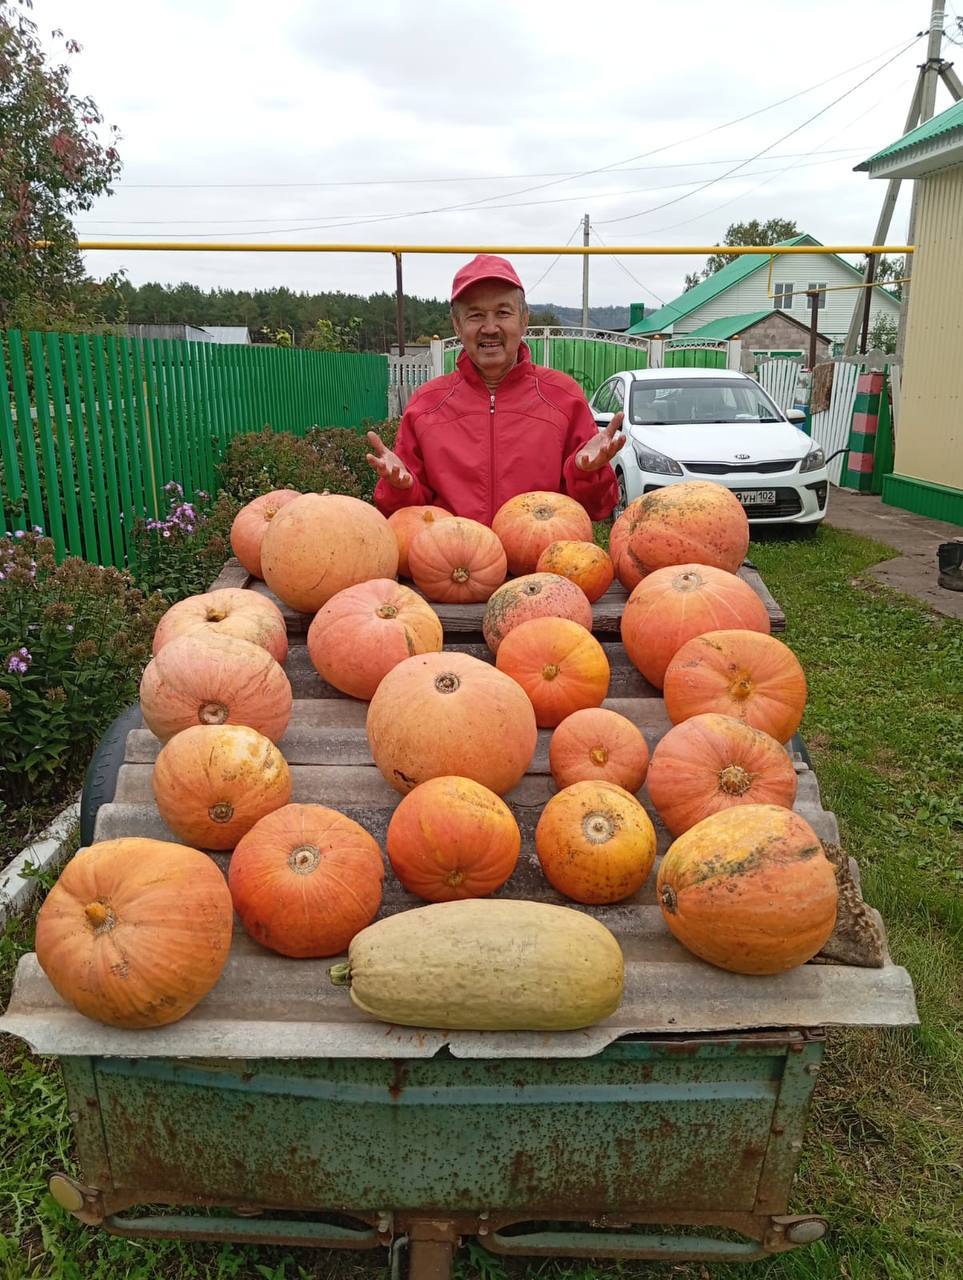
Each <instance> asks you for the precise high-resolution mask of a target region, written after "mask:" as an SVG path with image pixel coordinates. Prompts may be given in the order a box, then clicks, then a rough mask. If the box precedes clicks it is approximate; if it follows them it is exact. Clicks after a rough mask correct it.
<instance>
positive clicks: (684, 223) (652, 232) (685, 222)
mask: <svg viewBox="0 0 963 1280" xmlns="http://www.w3.org/2000/svg"><path fill="white" fill-rule="evenodd" d="M908 83H909V81H907V80H904V81H903V82H902V84H901V85H900V86H899V88H900V89H902V88H905V86H906V85H907V84H908ZM892 92H893V91H892V90H891V91H890V93H887V94H886V95H885V96H884V97H889V96H890V94H891V93H892ZM883 101H884V98H878V99H877V100H876V101H875V102H874V103H873V104H872V106H870V107H867V108H866V110H865V111H861V112H860V113H859V115H858V116H855V117H854V118H853V119H852V120H850V121H849V122H848V123H847V124H845V125H843V127H842V128H841V129H837V130H836V132H835V133H832V134H830V135H829V136H828V137H827V138H824V139H823V141H822V143H820V144H818V145H817V146H816V147H814V148H813V150H812V151H808V152H804V153H803V154H804V155H814V154H815V153H816V152H817V151H821V150H822V147H823V146H824V145H825V143H827V142H832V141H834V139H836V138H838V137H839V136H840V134H842V133H846V131H847V130H849V129H851V128H852V127H853V125H854V124H857V123H858V122H859V121H860V120H862V119H863V117H864V116H867V115H869V114H870V112H871V111H875V110H876V108H877V107H878V106H879V104H880V103H881V102H883ZM795 167H796V166H795V165H791V164H790V165H786V167H785V168H784V169H782V170H781V171H780V172H781V173H788V172H789V170H790V169H792V168H795ZM774 176H775V175H774ZM771 181H772V177H768V178H765V179H763V181H762V182H757V183H756V185H755V186H754V187H750V188H749V190H748V191H742V192H740V194H739V195H737V196H733V197H732V199H731V200H724V201H723V202H722V204H717V205H715V206H714V207H713V208H711V209H705V210H703V212H702V213H697V214H696V215H695V217H694V218H683V219H682V220H681V221H680V222H670V223H669V224H668V225H667V226H664V227H654V228H650V229H649V230H648V231H640V232H634V233H631V234H632V235H636V236H639V237H643V238H645V239H648V238H649V237H650V236H656V235H661V234H662V233H663V232H665V231H675V230H676V229H677V228H678V227H688V226H691V224H692V223H693V222H699V221H700V220H701V219H702V218H710V217H712V216H713V215H714V214H716V213H718V212H719V211H720V209H727V208H728V207H729V206H730V205H733V204H737V203H738V202H739V201H740V200H743V199H745V197H746V196H751V195H754V194H755V193H756V192H757V191H759V190H760V189H761V188H762V187H764V186H766V185H767V184H768V183H769V182H771Z"/></svg>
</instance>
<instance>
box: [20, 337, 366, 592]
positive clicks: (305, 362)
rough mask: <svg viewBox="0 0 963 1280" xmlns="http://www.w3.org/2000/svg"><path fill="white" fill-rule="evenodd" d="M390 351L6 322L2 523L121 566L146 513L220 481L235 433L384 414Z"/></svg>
mask: <svg viewBox="0 0 963 1280" xmlns="http://www.w3.org/2000/svg"><path fill="white" fill-rule="evenodd" d="M387 394H388V370H387V361H386V360H385V358H384V356H378V355H342V354H335V353H330V352H320V351H300V350H287V349H283V348H279V347H260V346H251V347H244V346H225V345H220V344H217V343H197V342H175V341H169V340H163V339H152V340H150V341H145V342H142V341H139V340H134V339H129V338H118V337H104V336H102V335H99V334H79V335H75V334H61V333H20V332H19V331H18V330H15V329H11V330H9V331H7V332H5V333H3V332H0V448H2V454H3V466H2V470H0V531H2V530H3V529H8V530H14V529H22V528H25V527H26V526H27V525H38V526H39V527H40V528H42V529H43V530H44V532H46V533H47V534H49V536H50V537H51V538H52V539H53V543H54V547H55V550H56V553H57V556H58V557H62V556H64V555H76V556H82V557H83V558H84V559H86V560H90V561H93V562H94V563H98V564H113V565H116V566H117V567H122V566H123V565H124V564H125V563H126V558H127V550H128V539H129V536H130V532H131V530H132V529H133V526H134V523H135V521H136V520H137V519H138V518H139V517H141V516H144V515H146V516H159V515H160V514H161V513H162V511H163V510H164V508H165V505H166V504H165V501H164V493H163V488H164V485H165V484H166V483H167V482H168V481H171V480H176V481H177V482H178V484H180V485H181V487H182V488H183V490H184V495H185V497H186V498H187V499H188V500H191V499H193V498H194V497H195V496H196V494H197V492H198V490H206V491H207V492H208V493H213V492H214V490H215V488H216V468H217V465H218V463H219V462H220V461H221V458H222V457H223V454H224V449H225V448H226V446H227V443H228V441H229V440H230V439H231V438H232V437H233V436H235V435H238V434H239V433H241V432H247V431H259V430H260V429H261V428H262V427H264V426H271V427H273V428H274V429H275V430H277V431H291V432H293V433H294V434H296V435H303V434H304V432H305V431H306V430H307V429H308V428H309V427H311V426H314V425H318V426H343V427H355V428H357V427H359V426H360V424H361V422H362V421H363V420H364V419H365V418H371V419H376V420H379V419H382V418H384V417H386V416H387Z"/></svg>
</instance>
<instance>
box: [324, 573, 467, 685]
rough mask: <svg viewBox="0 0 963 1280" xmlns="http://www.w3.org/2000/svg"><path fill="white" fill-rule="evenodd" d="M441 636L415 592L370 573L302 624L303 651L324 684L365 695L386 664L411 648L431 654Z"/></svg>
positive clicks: (389, 665)
mask: <svg viewBox="0 0 963 1280" xmlns="http://www.w3.org/2000/svg"><path fill="white" fill-rule="evenodd" d="M443 639H444V637H443V634H442V628H441V622H440V621H439V620H438V615H437V614H436V613H435V611H434V609H432V607H431V605H430V604H427V603H426V602H425V601H424V600H423V599H422V598H421V596H420V595H418V593H417V592H415V591H412V590H411V589H410V588H409V587H403V586H402V585H401V584H400V583H398V582H395V580H394V579H393V578H374V579H372V581H371V582H359V583H358V585H357V586H355V587H345V589H344V591H339V592H338V594H337V595H336V596H332V597H331V599H330V600H329V601H328V603H327V604H326V605H322V607H321V608H320V609H319V610H318V612H317V614H316V616H315V618H314V621H313V622H312V623H311V625H310V627H309V628H308V653H309V654H310V655H311V661H312V662H313V663H314V665H315V667H316V668H317V670H318V674H319V675H320V676H321V678H322V679H323V680H327V682H328V684H331V685H334V687H335V688H336V689H340V690H341V692H342V693H347V694H350V695H351V697H352V698H365V699H370V698H372V697H374V691H375V689H377V687H378V685H379V684H380V683H381V680H382V677H383V676H384V675H385V674H386V673H387V672H388V671H390V670H391V668H392V667H394V666H397V664H398V663H399V662H401V661H402V660H403V659H404V658H410V657H411V656H412V655H413V654H416V653H437V652H438V651H439V650H440V649H441V646H442V642H443Z"/></svg>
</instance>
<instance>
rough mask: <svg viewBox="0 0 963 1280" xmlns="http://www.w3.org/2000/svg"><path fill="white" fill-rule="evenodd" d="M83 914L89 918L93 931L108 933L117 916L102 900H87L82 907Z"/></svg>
mask: <svg viewBox="0 0 963 1280" xmlns="http://www.w3.org/2000/svg"><path fill="white" fill-rule="evenodd" d="M84 915H85V916H86V917H87V919H88V920H89V922H90V924H91V926H92V927H93V930H94V932H95V933H110V931H111V929H113V927H114V925H115V924H116V923H117V918H116V916H115V915H114V913H113V911H111V909H110V907H108V906H107V904H106V903H104V902H88V903H87V905H86V907H84Z"/></svg>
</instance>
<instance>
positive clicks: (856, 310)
mask: <svg viewBox="0 0 963 1280" xmlns="http://www.w3.org/2000/svg"><path fill="white" fill-rule="evenodd" d="M944 3H945V0H930V25H929V39H928V40H927V44H926V61H925V62H924V63H923V64H922V66H921V67H920V68H919V74H918V75H917V77H916V84H915V86H914V88H913V97H912V99H911V100H910V108H909V111H908V113H907V116H906V122H905V124H904V125H903V134H904V135H905V134H907V133H909V132H910V131H911V130H913V129H915V128H916V127H917V125H920V124H925V123H926V121H927V120H931V119H932V118H933V113H934V111H935V110H936V82H937V80H938V79H940V80H942V81H943V83H944V84H945V85H946V87H947V89H948V90H949V91H950V93H951V94H952V96H953V99H954V101H956V102H959V100H960V99H961V98H963V84H961V82H960V79H959V77H958V76H957V74H956V72H955V71H954V70H953V67H952V65H951V64H950V63H948V62H944V61H943V57H942V48H943V19H944V16H945V9H944ZM900 182H901V179H900V178H890V180H889V182H887V184H886V194H885V195H884V196H883V205H882V208H881V210H880V215H879V221H878V222H877V224H876V234H875V235H874V237H873V241H872V242H873V244H885V242H886V237H887V235H888V234H889V224H890V222H891V221H892V218H893V210H894V209H895V208H896V197H897V196H898V195H899V188H900ZM915 213H916V199H915V186H914V199H913V204H912V205H911V207H910V218H909V228H908V230H907V233H906V242H907V244H912V242H913V231H914V222H915ZM902 274H903V275H904V276H907V277H908V276H909V274H910V269H909V259H908V258H907V259H906V260H905V263H904V270H903V272H902ZM875 276H876V263H875V261H871V259H870V258H867V260H866V266H865V267H864V269H863V283H864V285H867V286H871V285H872V282H873V280H874V279H875ZM862 293H863V295H864V296H861V297H860V298H858V299H857V301H856V303H855V305H854V306H853V314H852V318H851V319H850V322H849V330H848V332H847V334H846V346H845V348H844V351H845V354H846V355H848V356H851V355H854V354H855V352H856V342H857V338H858V337H859V334H860V327H861V319H864V318H865V317H866V316H868V308H869V305H870V301H871V299H872V293H873V290H872V288H871V287H868V288H864V289H863V291H862ZM901 301H902V306H901V318H900V328H899V339H898V344H899V347H900V348H901V347H902V341H903V331H904V328H905V325H904V319H903V318H904V317H905V315H906V304H907V302H908V301H909V281H908V280H907V281H906V282H905V283H904V284H903V286H902V299H901ZM862 327H863V329H864V330H865V325H863V326H862ZM900 355H901V351H898V352H897V358H899V357H900Z"/></svg>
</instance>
